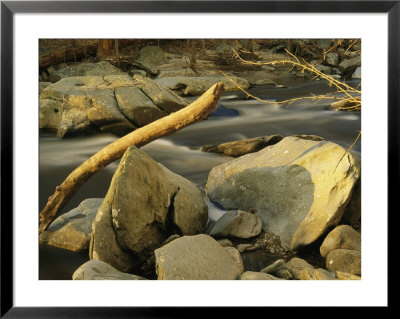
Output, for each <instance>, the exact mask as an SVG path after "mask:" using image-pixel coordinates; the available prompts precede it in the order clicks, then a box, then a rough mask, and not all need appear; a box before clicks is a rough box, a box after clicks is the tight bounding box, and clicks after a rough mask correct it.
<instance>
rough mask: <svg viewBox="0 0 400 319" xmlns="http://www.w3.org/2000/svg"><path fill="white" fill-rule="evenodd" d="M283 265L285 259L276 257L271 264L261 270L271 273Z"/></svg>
mask: <svg viewBox="0 0 400 319" xmlns="http://www.w3.org/2000/svg"><path fill="white" fill-rule="evenodd" d="M283 265H285V261H284V260H283V259H278V260H277V261H275V262H274V263H272V264H271V265H269V266H267V267H265V268H264V269H262V270H261V272H263V273H266V274H272V273H274V272H276V271H277V270H278V269H279V268H281V267H282V266H283Z"/></svg>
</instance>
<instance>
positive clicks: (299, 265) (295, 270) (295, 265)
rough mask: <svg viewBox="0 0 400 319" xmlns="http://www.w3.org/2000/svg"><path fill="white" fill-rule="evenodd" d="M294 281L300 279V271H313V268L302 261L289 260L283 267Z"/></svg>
mask: <svg viewBox="0 0 400 319" xmlns="http://www.w3.org/2000/svg"><path fill="white" fill-rule="evenodd" d="M284 268H285V269H287V270H288V271H289V272H290V273H291V274H292V276H293V278H295V279H301V274H302V271H304V270H306V269H310V270H314V267H313V266H312V265H310V264H309V263H308V262H306V261H305V260H304V259H301V258H297V257H294V258H292V259H290V260H289V261H288V262H287V263H286V264H285V266H284Z"/></svg>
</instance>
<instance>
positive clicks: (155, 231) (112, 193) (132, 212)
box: [89, 147, 208, 272]
mask: <svg viewBox="0 0 400 319" xmlns="http://www.w3.org/2000/svg"><path fill="white" fill-rule="evenodd" d="M207 212H208V211H207V206H206V204H205V202H204V200H203V197H202V194H201V192H200V190H198V189H197V187H196V186H195V185H193V184H192V183H191V182H189V181H187V180H185V179H184V178H183V177H181V176H178V175H176V174H174V173H172V172H170V171H168V170H167V169H165V168H164V167H162V166H161V165H158V164H157V163H156V162H155V161H154V160H153V159H151V158H150V157H149V156H148V155H147V154H146V153H144V152H142V151H140V150H139V149H137V148H136V147H130V148H129V149H128V150H127V151H126V152H125V154H124V156H123V157H122V159H121V162H120V164H119V166H118V169H117V170H116V172H115V174H114V177H113V179H112V181H111V185H110V188H109V190H108V192H107V195H106V197H105V199H104V201H103V203H102V205H101V206H100V208H99V211H98V213H97V215H96V218H95V220H94V222H93V231H92V235H91V242H90V249H89V255H90V258H91V259H98V260H103V261H105V262H107V263H109V264H110V265H112V266H113V267H115V268H117V269H118V270H120V271H124V272H126V271H130V270H133V269H135V268H138V267H141V265H142V264H144V263H145V262H146V260H147V259H148V258H149V257H151V256H152V255H153V251H154V249H156V248H158V247H160V246H161V244H162V243H163V242H164V241H165V240H166V239H167V238H168V237H169V236H171V235H173V234H178V235H189V234H190V235H192V234H197V233H200V232H201V231H202V229H203V228H204V227H205V225H206V223H207V218H208V213H207Z"/></svg>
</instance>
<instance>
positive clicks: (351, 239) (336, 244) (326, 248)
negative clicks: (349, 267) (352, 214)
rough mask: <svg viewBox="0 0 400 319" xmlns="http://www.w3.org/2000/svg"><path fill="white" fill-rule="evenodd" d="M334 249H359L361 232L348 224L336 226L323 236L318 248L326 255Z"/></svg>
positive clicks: (322, 254) (323, 255)
mask: <svg viewBox="0 0 400 319" xmlns="http://www.w3.org/2000/svg"><path fill="white" fill-rule="evenodd" d="M334 249H351V250H358V251H361V234H360V233H359V232H357V231H356V230H354V229H353V228H352V227H350V226H348V225H340V226H337V227H336V228H335V229H334V230H332V231H331V232H330V233H329V234H328V235H327V236H326V237H325V239H324V241H323V242H322V245H321V247H320V249H319V250H320V252H321V256H322V257H326V256H327V255H328V254H329V253H330V252H331V251H332V250H334Z"/></svg>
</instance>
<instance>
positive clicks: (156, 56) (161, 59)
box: [136, 45, 165, 74]
mask: <svg viewBox="0 0 400 319" xmlns="http://www.w3.org/2000/svg"><path fill="white" fill-rule="evenodd" d="M136 62H138V64H139V66H142V67H143V68H144V69H145V70H146V71H149V72H150V73H151V74H157V72H158V66H160V65H161V64H164V63H165V53H164V51H163V50H162V49H161V48H160V47H159V46H153V45H148V46H144V47H143V48H142V49H141V50H140V54H139V57H138V58H137V60H136Z"/></svg>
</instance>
